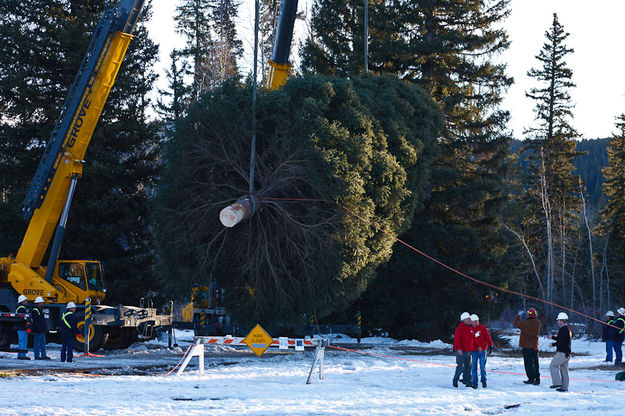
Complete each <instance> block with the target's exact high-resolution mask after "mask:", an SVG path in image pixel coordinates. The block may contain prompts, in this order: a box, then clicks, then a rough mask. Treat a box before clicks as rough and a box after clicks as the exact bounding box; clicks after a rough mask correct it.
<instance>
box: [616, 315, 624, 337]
mask: <svg viewBox="0 0 625 416" xmlns="http://www.w3.org/2000/svg"><path fill="white" fill-rule="evenodd" d="M616 321H623V328H621V330H620V331H618V334H619V335H621V334H622V333H623V331H625V319H623V318H616V320H615V321H614V323H616Z"/></svg>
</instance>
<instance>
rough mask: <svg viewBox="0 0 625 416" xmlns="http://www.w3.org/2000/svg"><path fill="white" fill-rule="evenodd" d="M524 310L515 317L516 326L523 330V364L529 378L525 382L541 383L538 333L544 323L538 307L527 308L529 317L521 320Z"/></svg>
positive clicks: (520, 341) (521, 341)
mask: <svg viewBox="0 0 625 416" xmlns="http://www.w3.org/2000/svg"><path fill="white" fill-rule="evenodd" d="M521 315H523V311H519V313H518V314H517V316H516V317H515V318H514V326H515V327H517V328H519V329H520V330H521V336H520V337H519V346H520V347H521V348H522V350H523V364H525V374H527V380H525V381H524V382H523V383H525V384H534V385H539V384H540V368H539V367H538V335H539V334H540V331H541V330H542V323H541V322H540V319H538V312H536V309H534V308H529V309H528V310H527V319H524V320H521Z"/></svg>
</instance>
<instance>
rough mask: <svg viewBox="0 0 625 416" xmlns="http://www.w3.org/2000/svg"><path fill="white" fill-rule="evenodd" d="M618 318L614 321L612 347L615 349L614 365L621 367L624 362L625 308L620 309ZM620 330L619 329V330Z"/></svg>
mask: <svg viewBox="0 0 625 416" xmlns="http://www.w3.org/2000/svg"><path fill="white" fill-rule="evenodd" d="M616 313H617V317H616V319H615V320H614V324H613V325H614V326H615V327H616V328H612V329H613V330H614V332H613V337H612V347H613V348H614V354H615V355H616V357H615V358H614V365H617V366H620V365H621V362H622V361H623V350H622V347H623V339H625V308H618V309H617V311H616ZM617 328H618V329H617Z"/></svg>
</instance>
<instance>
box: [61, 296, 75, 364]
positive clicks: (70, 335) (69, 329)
mask: <svg viewBox="0 0 625 416" xmlns="http://www.w3.org/2000/svg"><path fill="white" fill-rule="evenodd" d="M74 312H76V304H75V303H74V302H69V303H68V304H67V310H66V311H65V313H64V314H63V316H62V317H61V324H60V325H59V332H60V334H61V342H62V346H61V362H65V361H66V360H67V362H68V363H71V362H72V359H73V358H74V340H75V339H76V335H78V334H79V331H78V324H77V320H76V315H75V313H74Z"/></svg>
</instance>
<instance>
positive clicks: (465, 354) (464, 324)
mask: <svg viewBox="0 0 625 416" xmlns="http://www.w3.org/2000/svg"><path fill="white" fill-rule="evenodd" d="M460 321H461V322H460V324H458V327H457V328H456V331H455V332H454V351H455V352H456V373H455V374H454V379H453V381H452V384H453V386H454V387H458V380H459V379H460V374H462V375H463V380H462V382H463V383H464V384H465V386H467V387H473V383H472V382H471V351H473V349H474V345H475V341H474V339H473V338H474V335H473V329H474V328H473V327H472V326H471V315H470V314H469V312H463V313H462V315H460Z"/></svg>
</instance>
